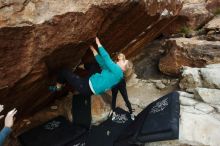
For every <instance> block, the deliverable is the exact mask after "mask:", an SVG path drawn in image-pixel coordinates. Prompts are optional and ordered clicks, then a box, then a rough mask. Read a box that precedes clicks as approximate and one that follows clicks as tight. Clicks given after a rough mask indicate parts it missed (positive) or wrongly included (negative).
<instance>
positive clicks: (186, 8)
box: [180, 0, 213, 29]
mask: <svg viewBox="0 0 220 146" xmlns="http://www.w3.org/2000/svg"><path fill="white" fill-rule="evenodd" d="M180 16H184V17H187V18H188V21H187V23H186V25H185V26H187V27H189V28H190V29H197V28H199V27H201V26H203V25H204V24H205V23H206V22H208V21H209V20H210V19H211V18H212V17H213V14H212V13H211V12H209V11H208V10H207V9H206V2H205V1H204V0H199V1H198V0H197V1H189V0H188V1H185V3H184V5H183V8H182V10H181V11H180Z"/></svg>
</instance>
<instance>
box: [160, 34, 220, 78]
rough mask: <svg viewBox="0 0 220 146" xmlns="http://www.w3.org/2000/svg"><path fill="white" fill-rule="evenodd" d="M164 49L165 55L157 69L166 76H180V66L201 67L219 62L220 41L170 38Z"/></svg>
mask: <svg viewBox="0 0 220 146" xmlns="http://www.w3.org/2000/svg"><path fill="white" fill-rule="evenodd" d="M164 47H165V49H166V52H165V54H166V55H165V56H164V57H162V58H161V59H160V63H159V68H160V70H161V71H162V72H163V73H165V74H168V75H173V76H178V75H180V73H181V72H180V70H181V68H182V66H191V67H203V66H205V65H207V64H213V63H219V62H220V59H219V57H220V41H215V42H213V41H206V40H198V39H197V38H196V37H195V38H171V39H168V40H167V41H166V42H165V44H164Z"/></svg>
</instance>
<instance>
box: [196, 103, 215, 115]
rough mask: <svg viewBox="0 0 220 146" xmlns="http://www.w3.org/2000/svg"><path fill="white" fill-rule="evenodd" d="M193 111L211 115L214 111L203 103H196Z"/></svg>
mask: <svg viewBox="0 0 220 146" xmlns="http://www.w3.org/2000/svg"><path fill="white" fill-rule="evenodd" d="M195 109H197V110H199V111H202V112H204V113H207V114H208V113H211V112H213V111H214V108H213V107H212V106H210V105H208V104H205V103H198V104H196V105H195Z"/></svg>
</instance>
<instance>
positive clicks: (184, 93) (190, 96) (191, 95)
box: [178, 91, 195, 98]
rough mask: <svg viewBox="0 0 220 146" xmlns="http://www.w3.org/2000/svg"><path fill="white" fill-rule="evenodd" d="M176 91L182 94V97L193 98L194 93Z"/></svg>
mask: <svg viewBox="0 0 220 146" xmlns="http://www.w3.org/2000/svg"><path fill="white" fill-rule="evenodd" d="M178 93H179V94H180V96H183V97H188V98H195V97H194V94H190V93H188V92H184V91H178Z"/></svg>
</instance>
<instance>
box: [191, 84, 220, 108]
mask: <svg viewBox="0 0 220 146" xmlns="http://www.w3.org/2000/svg"><path fill="white" fill-rule="evenodd" d="M195 96H196V97H197V98H200V99H202V100H203V101H204V102H206V103H209V104H219V105H220V90H218V89H208V88H196V89H195Z"/></svg>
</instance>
